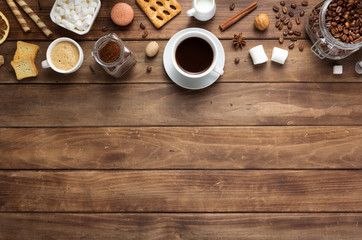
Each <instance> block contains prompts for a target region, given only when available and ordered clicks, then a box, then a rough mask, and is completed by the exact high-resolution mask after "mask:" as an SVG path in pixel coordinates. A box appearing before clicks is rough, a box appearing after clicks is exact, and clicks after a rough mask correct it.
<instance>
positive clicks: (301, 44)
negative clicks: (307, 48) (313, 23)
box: [298, 42, 304, 52]
mask: <svg viewBox="0 0 362 240" xmlns="http://www.w3.org/2000/svg"><path fill="white" fill-rule="evenodd" d="M298 49H299V51H301V52H303V50H304V44H303V43H302V42H300V43H298Z"/></svg>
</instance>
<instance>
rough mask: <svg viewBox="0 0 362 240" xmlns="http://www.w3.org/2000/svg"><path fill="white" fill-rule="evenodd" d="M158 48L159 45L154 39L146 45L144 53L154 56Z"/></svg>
mask: <svg viewBox="0 0 362 240" xmlns="http://www.w3.org/2000/svg"><path fill="white" fill-rule="evenodd" d="M159 49H160V46H159V45H158V43H157V42H155V41H152V42H150V43H149V44H148V45H147V47H146V55H147V57H154V56H156V55H157V53H158V50H159Z"/></svg>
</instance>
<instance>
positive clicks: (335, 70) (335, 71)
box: [333, 65, 343, 74]
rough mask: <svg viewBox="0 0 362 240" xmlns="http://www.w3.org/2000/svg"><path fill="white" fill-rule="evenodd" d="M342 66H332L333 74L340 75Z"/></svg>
mask: <svg viewBox="0 0 362 240" xmlns="http://www.w3.org/2000/svg"><path fill="white" fill-rule="evenodd" d="M342 73H343V66H342V65H334V66H333V74H342Z"/></svg>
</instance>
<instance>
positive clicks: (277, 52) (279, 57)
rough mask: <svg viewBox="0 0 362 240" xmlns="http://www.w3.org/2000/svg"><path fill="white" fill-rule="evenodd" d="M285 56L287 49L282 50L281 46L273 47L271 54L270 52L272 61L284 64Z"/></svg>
mask: <svg viewBox="0 0 362 240" xmlns="http://www.w3.org/2000/svg"><path fill="white" fill-rule="evenodd" d="M287 57H288V51H287V50H284V49H281V48H278V47H274V48H273V54H272V57H271V60H272V61H273V62H276V63H280V64H284V63H285V60H287Z"/></svg>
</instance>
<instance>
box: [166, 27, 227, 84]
mask: <svg viewBox="0 0 362 240" xmlns="http://www.w3.org/2000/svg"><path fill="white" fill-rule="evenodd" d="M191 37H198V38H201V39H203V40H205V41H206V42H207V43H208V44H209V45H210V47H211V48H212V51H213V53H214V54H213V55H214V56H213V60H212V64H211V65H210V67H209V68H208V69H207V70H206V71H204V72H202V73H199V74H190V73H187V72H185V71H184V70H182V69H181V68H180V67H179V65H178V64H177V62H176V50H177V48H178V46H179V45H180V43H181V42H182V41H183V40H185V39H188V38H191ZM219 57H220V52H219V51H218V49H217V47H216V42H215V40H213V39H212V38H211V37H210V36H209V35H207V34H205V33H203V32H199V31H197V30H193V31H189V32H185V33H184V34H182V35H180V36H179V37H178V38H177V39H176V40H175V44H174V45H173V48H172V65H173V66H174V67H175V69H176V70H177V71H178V72H179V73H180V74H181V75H183V76H184V77H186V78H188V79H199V78H202V77H205V76H207V75H209V74H210V73H211V72H214V73H215V74H218V75H219V76H221V75H223V74H224V70H223V69H222V68H220V67H219V66H217V65H216V62H217V61H216V60H217V59H218V58H219Z"/></svg>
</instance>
